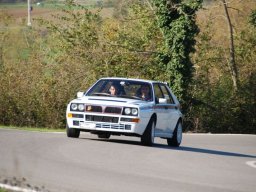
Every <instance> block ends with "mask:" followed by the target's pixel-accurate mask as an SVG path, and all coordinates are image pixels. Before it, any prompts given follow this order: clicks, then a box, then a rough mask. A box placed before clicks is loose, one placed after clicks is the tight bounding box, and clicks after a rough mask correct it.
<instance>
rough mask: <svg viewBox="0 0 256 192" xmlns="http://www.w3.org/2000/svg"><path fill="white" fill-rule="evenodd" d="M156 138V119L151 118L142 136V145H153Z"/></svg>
mask: <svg viewBox="0 0 256 192" xmlns="http://www.w3.org/2000/svg"><path fill="white" fill-rule="evenodd" d="M154 138H155V121H154V120H152V119H151V120H150V122H149V123H148V125H147V128H146V130H145V131H144V133H143V135H142V136H141V143H142V145H145V146H152V145H153V144H154Z"/></svg>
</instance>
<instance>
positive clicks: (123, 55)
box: [0, 0, 256, 133]
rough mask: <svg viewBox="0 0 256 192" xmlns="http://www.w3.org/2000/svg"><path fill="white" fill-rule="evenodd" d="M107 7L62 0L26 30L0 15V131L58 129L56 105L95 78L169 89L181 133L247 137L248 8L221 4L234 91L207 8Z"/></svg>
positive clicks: (214, 12)
mask: <svg viewBox="0 0 256 192" xmlns="http://www.w3.org/2000/svg"><path fill="white" fill-rule="evenodd" d="M109 2H110V1H109ZM113 2H114V0H113ZM115 2H118V4H115V7H114V9H115V10H119V11H117V12H115V13H114V15H115V16H113V17H102V16H101V15H102V14H101V12H102V10H101V9H88V8H86V6H81V5H78V4H76V3H74V1H68V2H67V5H66V6H61V7H62V10H60V11H58V12H56V13H55V14H54V15H53V16H50V15H48V16H47V18H41V19H37V22H35V21H34V22H33V24H34V25H33V28H27V27H24V24H25V22H23V23H18V20H15V19H14V18H12V17H11V16H10V15H8V14H7V13H6V12H1V13H0V26H1V30H0V81H1V84H0V106H1V107H0V124H4V125H16V126H34V127H35V126H36V127H50V128H59V127H60V128H64V127H65V109H66V105H67V103H68V102H69V101H70V99H72V98H74V97H75V94H76V92H77V91H85V90H86V89H87V88H88V87H89V86H90V85H91V84H92V83H93V82H95V80H97V79H98V78H100V77H105V76H122V77H134V78H145V79H154V80H161V81H169V82H170V84H171V85H172V86H173V89H174V90H175V92H176V93H178V95H179V97H180V98H182V100H183V106H182V107H183V110H184V109H186V110H185V113H184V115H185V120H186V121H185V125H184V128H185V130H186V131H193V132H213V133H217V132H218V133H220V132H222V133H223V132H225V133H256V130H255V127H256V125H255V123H256V119H255V115H254V114H255V113H256V103H255V101H256V95H255V93H256V90H255V87H256V79H255V77H256V71H255V69H256V66H255V64H256V62H255V61H256V33H255V26H253V25H252V20H253V19H252V18H253V11H252V10H251V8H252V7H253V5H254V4H253V3H255V2H254V0H247V3H242V2H241V1H236V0H235V1H232V2H231V3H230V4H229V6H230V7H232V8H233V9H230V10H231V12H230V13H231V14H230V15H231V19H232V20H233V21H235V22H234V29H235V30H234V32H235V38H234V41H235V54H236V61H237V65H238V68H239V72H240V73H239V79H240V83H241V85H240V86H241V87H240V90H239V91H238V92H237V93H234V92H233V91H232V80H231V78H230V70H229V67H228V63H227V62H228V59H227V58H228V51H229V50H228V38H227V36H226V33H225V32H226V31H227V27H226V21H225V20H223V18H222V17H221V15H223V12H222V11H223V9H222V8H220V9H218V8H216V6H218V4H217V3H215V2H216V1H213V2H212V3H211V4H209V6H207V7H205V9H200V10H199V11H198V12H197V17H195V11H196V10H197V9H199V7H200V6H199V5H200V1H191V0H186V1H160V0H159V1H158V0H154V1H148V0H147V1H136V0H128V1H124V0H122V1H115ZM149 2H154V5H158V7H156V6H155V7H152V4H151V5H150V4H149ZM167 2H172V3H174V2H175V4H168V6H167V4H166V3H167ZM193 2H194V4H191V3H193ZM198 6H199V7H198ZM152 8H153V9H152ZM111 10H113V9H112V8H111ZM168 10H169V12H168ZM190 11H191V12H190ZM188 13H191V14H188ZM195 21H197V23H195ZM248 21H250V23H248ZM39 23H40V24H41V25H40V26H37V24H39ZM159 26H160V27H159ZM197 26H198V27H197ZM135 29H136V30H135ZM199 29H200V31H199ZM198 32H199V33H198ZM196 35H198V36H197V37H196V39H195V36H196ZM195 42H196V44H195ZM192 64H194V65H192Z"/></svg>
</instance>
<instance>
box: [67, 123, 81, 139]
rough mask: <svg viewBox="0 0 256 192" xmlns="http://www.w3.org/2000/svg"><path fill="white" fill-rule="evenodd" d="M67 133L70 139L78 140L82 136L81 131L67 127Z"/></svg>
mask: <svg viewBox="0 0 256 192" xmlns="http://www.w3.org/2000/svg"><path fill="white" fill-rule="evenodd" d="M66 132H67V136H68V137H73V138H78V137H79V135H80V130H78V129H73V128H69V127H68V126H67V127H66Z"/></svg>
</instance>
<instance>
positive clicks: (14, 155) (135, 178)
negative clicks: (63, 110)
mask: <svg viewBox="0 0 256 192" xmlns="http://www.w3.org/2000/svg"><path fill="white" fill-rule="evenodd" d="M254 161H256V135H211V134H184V138H183V143H182V145H181V147H180V148H171V147H168V146H167V145H166V141H165V140H162V139H157V140H156V144H155V145H154V146H153V147H145V146H142V145H140V139H139V138H136V137H118V136H115V137H114V136H112V137H111V138H110V140H101V139H98V138H97V136H96V135H91V134H88V133H82V134H81V136H80V138H79V139H71V138H67V137H66V135H65V134H64V133H39V132H28V131H17V130H5V129H0V183H5V184H8V185H18V186H21V187H24V188H28V187H31V188H33V189H37V190H39V191H51V192H87V191H88V192H107V191H109V192H114V191H116V192H137V191H138V192H165V191H166V192H171V191H173V192H183V191H184V192H201V191H202V192H212V191H214V192H235V191H245V192H255V191H256V168H255V167H256V166H255V165H256V162H254ZM248 162H249V163H248Z"/></svg>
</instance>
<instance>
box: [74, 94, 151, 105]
mask: <svg viewBox="0 0 256 192" xmlns="http://www.w3.org/2000/svg"><path fill="white" fill-rule="evenodd" d="M70 103H85V104H95V105H112V106H127V105H135V106H138V105H139V106H145V105H150V104H151V105H152V103H151V102H146V101H142V100H136V99H127V98H121V97H101V96H84V97H81V98H77V99H74V100H72V101H71V102H70Z"/></svg>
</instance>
